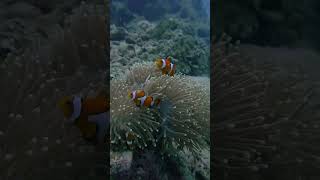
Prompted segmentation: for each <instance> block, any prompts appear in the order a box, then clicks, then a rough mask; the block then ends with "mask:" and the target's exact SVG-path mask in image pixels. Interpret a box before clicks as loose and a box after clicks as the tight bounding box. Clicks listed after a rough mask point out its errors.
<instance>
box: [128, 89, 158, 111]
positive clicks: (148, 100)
mask: <svg viewBox="0 0 320 180" xmlns="http://www.w3.org/2000/svg"><path fill="white" fill-rule="evenodd" d="M129 97H130V98H131V100H133V102H134V103H135V104H136V106H138V107H141V106H144V107H147V108H154V107H158V108H159V105H160V99H154V98H153V97H152V96H146V93H145V92H144V91H143V90H136V91H132V92H129Z"/></svg>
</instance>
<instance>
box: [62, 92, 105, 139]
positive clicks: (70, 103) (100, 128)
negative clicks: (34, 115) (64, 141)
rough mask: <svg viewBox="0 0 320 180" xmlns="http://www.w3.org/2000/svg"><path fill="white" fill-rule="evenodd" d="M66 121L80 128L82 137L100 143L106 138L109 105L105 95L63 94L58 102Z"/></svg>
mask: <svg viewBox="0 0 320 180" xmlns="http://www.w3.org/2000/svg"><path fill="white" fill-rule="evenodd" d="M58 107H59V108H60V109H61V110H62V112H63V114H64V117H65V118H66V119H67V122H69V123H72V124H74V125H75V126H76V127H78V128H79V129H80V132H81V134H82V136H83V138H84V139H86V140H88V141H91V142H95V143H101V142H104V141H105V140H106V139H105V138H106V133H107V128H108V125H109V110H110V105H109V101H108V99H107V97H106V96H101V95H98V96H96V97H93V98H82V97H79V96H65V97H63V98H61V99H60V100H59V102H58Z"/></svg>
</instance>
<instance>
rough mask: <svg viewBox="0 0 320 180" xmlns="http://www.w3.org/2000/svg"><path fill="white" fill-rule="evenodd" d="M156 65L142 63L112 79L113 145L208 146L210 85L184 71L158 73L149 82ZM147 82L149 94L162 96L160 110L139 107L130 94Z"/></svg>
mask: <svg viewBox="0 0 320 180" xmlns="http://www.w3.org/2000/svg"><path fill="white" fill-rule="evenodd" d="M153 66H154V65H153V64H150V63H149V64H146V63H144V64H139V65H137V66H135V67H134V68H132V70H129V71H128V73H127V75H126V76H124V77H121V78H116V79H112V80H111V87H110V88H111V89H112V91H111V92H110V97H111V105H110V109H111V127H110V133H111V143H112V146H111V147H114V149H116V147H121V148H125V147H127V146H130V147H132V148H134V149H145V148H147V149H148V148H149V147H153V146H154V147H157V148H163V149H166V148H168V147H170V148H175V149H181V150H182V149H183V148H187V149H189V150H191V151H196V150H199V149H201V147H206V145H207V144H208V135H209V133H208V132H209V99H208V97H209V91H208V89H205V88H202V86H200V85H198V84H197V83H196V82H195V81H194V80H192V79H191V78H188V77H186V76H183V75H176V76H174V77H170V76H160V74H159V73H155V74H158V75H157V76H155V77H151V78H150V79H149V80H148V81H147V82H145V80H146V79H147V77H148V76H149V75H150V74H149V72H150V71H149V70H150V69H151V70H152V69H154V68H153ZM137 71H138V72H137ZM133 72H137V73H133ZM151 72H152V71H151ZM151 74H152V73H151ZM143 83H145V84H144V87H143V89H144V91H145V92H146V94H148V95H154V96H157V97H159V98H160V99H161V100H162V101H161V107H160V111H158V110H155V109H153V110H151V109H148V108H137V107H136V106H135V105H134V104H133V102H132V101H131V100H130V98H128V97H127V93H128V91H130V90H132V89H135V88H137V87H139V86H140V87H141V85H142V84H143ZM206 140H207V142H206ZM158 146H160V147H158Z"/></svg>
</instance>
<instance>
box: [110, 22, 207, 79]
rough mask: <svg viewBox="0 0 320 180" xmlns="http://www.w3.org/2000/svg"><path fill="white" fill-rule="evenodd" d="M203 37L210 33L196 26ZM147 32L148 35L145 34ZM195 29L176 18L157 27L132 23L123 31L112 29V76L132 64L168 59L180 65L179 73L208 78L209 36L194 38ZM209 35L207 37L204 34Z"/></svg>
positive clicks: (116, 27) (202, 27)
mask: <svg viewBox="0 0 320 180" xmlns="http://www.w3.org/2000/svg"><path fill="white" fill-rule="evenodd" d="M199 28H200V29H202V30H200V31H202V32H201V33H202V35H203V33H205V32H209V30H208V29H205V28H204V25H203V26H199ZM146 31H147V32H146ZM197 31H198V28H196V27H195V26H193V25H192V24H190V22H187V21H182V20H179V19H175V18H169V19H164V20H162V21H160V22H159V23H153V22H148V21H146V20H133V21H132V22H131V23H129V24H128V25H127V26H126V27H125V28H123V27H118V26H115V25H112V26H111V35H110V36H111V39H112V41H111V52H110V56H111V66H112V67H116V68H112V72H111V76H112V77H116V76H117V75H119V74H122V73H124V72H125V70H126V69H128V67H130V66H132V64H134V63H135V62H141V61H142V62H144V61H147V62H148V61H154V60H155V59H156V58H157V57H159V56H161V57H166V56H168V55H170V56H172V57H173V58H174V62H175V63H177V64H179V68H178V69H177V71H178V72H181V73H184V74H187V75H193V76H202V75H208V74H209V51H208V50H207V49H209V43H208V42H207V41H208V39H209V36H205V37H202V38H201V37H199V36H197V35H196V34H197ZM207 35H209V33H208V34H207Z"/></svg>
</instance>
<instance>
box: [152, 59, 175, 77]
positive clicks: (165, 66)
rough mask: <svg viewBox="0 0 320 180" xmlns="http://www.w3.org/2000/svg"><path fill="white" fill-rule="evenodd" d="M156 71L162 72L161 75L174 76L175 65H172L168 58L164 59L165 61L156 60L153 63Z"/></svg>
mask: <svg viewBox="0 0 320 180" xmlns="http://www.w3.org/2000/svg"><path fill="white" fill-rule="evenodd" d="M155 64H156V66H157V68H158V69H160V70H161V71H162V74H163V75H165V74H168V75H170V76H174V73H175V71H176V65H175V64H173V63H172V61H171V58H170V57H166V59H162V58H158V59H157V60H156V62H155Z"/></svg>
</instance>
